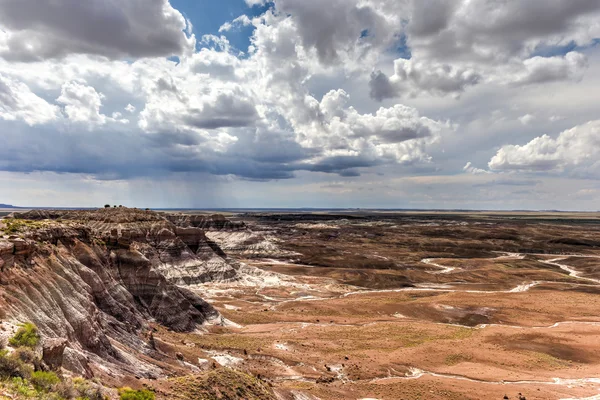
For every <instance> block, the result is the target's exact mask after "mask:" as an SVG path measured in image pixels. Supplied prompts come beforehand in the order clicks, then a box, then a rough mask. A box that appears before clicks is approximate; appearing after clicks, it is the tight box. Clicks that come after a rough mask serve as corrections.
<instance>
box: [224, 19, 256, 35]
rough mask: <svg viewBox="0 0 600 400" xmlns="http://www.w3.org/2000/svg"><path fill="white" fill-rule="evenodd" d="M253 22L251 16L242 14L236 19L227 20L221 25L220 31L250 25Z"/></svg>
mask: <svg viewBox="0 0 600 400" xmlns="http://www.w3.org/2000/svg"><path fill="white" fill-rule="evenodd" d="M251 24H252V21H251V20H250V18H248V16H247V15H240V16H239V17H237V18H236V19H234V20H233V21H231V22H225V23H224V24H223V25H221V26H220V27H219V32H228V31H231V30H233V29H237V28H239V27H242V26H249V25H251Z"/></svg>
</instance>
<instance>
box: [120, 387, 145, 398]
mask: <svg viewBox="0 0 600 400" xmlns="http://www.w3.org/2000/svg"><path fill="white" fill-rule="evenodd" d="M119 398H120V399H121V400H154V393H153V392H151V391H149V390H133V389H131V388H121V389H119Z"/></svg>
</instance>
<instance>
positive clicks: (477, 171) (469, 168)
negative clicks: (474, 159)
mask: <svg viewBox="0 0 600 400" xmlns="http://www.w3.org/2000/svg"><path fill="white" fill-rule="evenodd" d="M463 171H465V172H467V173H469V174H474V175H481V174H490V173H491V172H490V171H488V170H485V169H481V168H477V167H475V166H474V165H473V164H472V163H471V162H470V161H469V162H468V163H466V164H465V166H464V167H463Z"/></svg>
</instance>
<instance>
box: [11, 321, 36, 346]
mask: <svg viewBox="0 0 600 400" xmlns="http://www.w3.org/2000/svg"><path fill="white" fill-rule="evenodd" d="M39 341H40V334H39V333H38V328H37V326H35V325H34V324H32V323H31V322H27V323H24V324H23V325H21V327H20V328H19V329H18V330H17V333H15V336H13V337H11V338H10V339H9V340H8V344H10V345H11V346H13V347H35V346H37V344H38V343H39Z"/></svg>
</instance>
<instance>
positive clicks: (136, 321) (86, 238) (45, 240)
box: [0, 208, 238, 377]
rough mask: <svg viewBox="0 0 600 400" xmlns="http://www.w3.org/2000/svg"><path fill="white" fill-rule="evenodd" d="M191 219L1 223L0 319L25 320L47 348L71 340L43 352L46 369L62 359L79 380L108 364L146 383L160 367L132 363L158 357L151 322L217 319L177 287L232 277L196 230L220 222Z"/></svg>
mask: <svg viewBox="0 0 600 400" xmlns="http://www.w3.org/2000/svg"><path fill="white" fill-rule="evenodd" d="M174 220H175V221H178V218H175V219H174ZM189 220H191V222H189ZM189 220H188V219H185V221H188V222H189V223H187V222H186V223H185V225H186V226H178V225H176V224H174V223H173V222H171V221H170V220H169V219H168V218H166V217H165V215H163V214H160V213H155V212H152V211H142V210H135V209H134V210H131V209H125V208H123V209H121V208H116V209H102V210H96V211H60V210H59V211H41V210H36V211H31V212H27V213H22V214H16V215H13V216H12V218H9V219H7V220H2V221H0V310H2V312H3V314H4V315H0V318H7V319H12V320H15V321H32V322H33V323H35V324H36V325H37V326H38V328H39V329H40V332H41V333H42V335H43V337H44V339H45V342H47V343H53V342H52V341H51V340H50V339H52V338H56V339H61V340H65V341H68V343H69V344H68V346H67V347H66V348H62V351H59V350H61V346H58V345H56V346H54V345H52V346H50V345H49V347H48V349H47V351H46V349H45V354H46V352H47V358H48V363H49V365H50V364H51V365H53V366H56V365H58V364H59V358H61V357H62V358H64V360H62V361H60V364H62V365H63V367H65V368H68V369H71V370H73V371H74V372H75V373H79V374H84V375H86V376H89V375H90V374H91V371H92V368H90V365H93V364H94V363H105V364H106V365H110V366H111V368H116V369H121V370H123V371H129V372H132V373H135V374H136V375H139V376H150V377H151V376H152V375H153V374H155V372H156V370H157V368H152V367H149V366H148V365H146V364H147V361H141V359H139V358H136V357H135V354H138V355H141V354H144V355H148V356H150V357H152V355H153V354H154V353H155V352H156V350H155V349H153V348H152V346H150V345H149V344H148V342H147V341H146V340H143V339H142V338H143V337H144V335H145V332H146V331H147V330H148V329H149V325H148V323H149V321H151V320H152V321H156V322H158V323H160V324H162V325H164V326H166V327H168V328H170V329H172V330H175V331H193V330H195V329H197V328H198V327H199V326H201V325H202V324H205V323H207V322H210V321H213V320H220V319H219V314H218V312H217V311H215V310H214V309H213V307H212V306H210V304H208V303H207V302H205V301H204V300H203V299H202V298H201V297H199V296H198V295H197V294H196V293H194V292H192V291H190V290H188V289H186V288H185V287H183V286H185V285H191V284H196V283H202V282H207V281H211V280H214V279H217V280H235V279H237V277H238V270H237V267H236V265H235V264H234V263H231V262H229V261H228V259H227V256H226V255H225V253H224V252H223V251H222V250H221V249H220V248H219V247H218V246H217V245H216V244H215V243H214V242H212V241H211V240H209V239H207V237H206V235H205V232H204V230H203V228H200V227H205V228H206V227H209V228H210V227H217V226H221V227H223V226H228V224H227V222H226V221H222V220H221V219H220V218H217V217H214V216H212V217H211V218H210V220H209V222H206V223H201V221H200V220H199V219H193V218H192V219H189ZM194 224H195V225H198V226H193V225H194ZM236 229H237V228H236ZM57 343H58V342H57ZM61 343H62V342H61ZM59 353H61V354H60V356H59ZM132 354H133V355H134V356H133V357H132Z"/></svg>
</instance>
